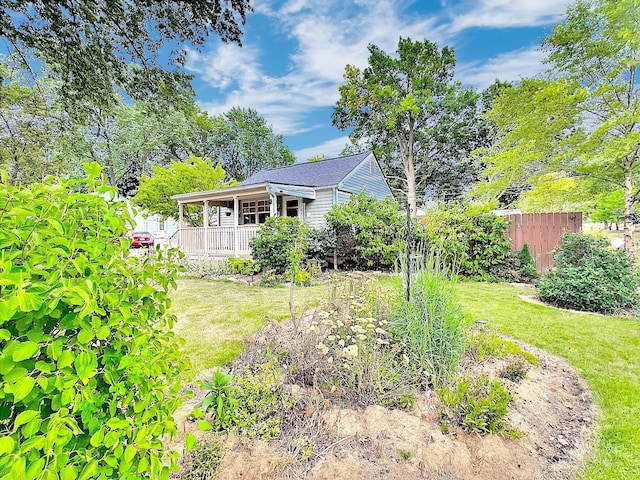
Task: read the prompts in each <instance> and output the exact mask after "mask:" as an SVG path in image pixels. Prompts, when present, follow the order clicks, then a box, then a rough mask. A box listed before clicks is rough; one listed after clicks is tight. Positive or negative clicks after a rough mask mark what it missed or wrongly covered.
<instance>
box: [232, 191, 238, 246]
mask: <svg viewBox="0 0 640 480" xmlns="http://www.w3.org/2000/svg"><path fill="white" fill-rule="evenodd" d="M238 204H239V203H238V197H233V256H234V257H237V256H238V213H239V212H238Z"/></svg>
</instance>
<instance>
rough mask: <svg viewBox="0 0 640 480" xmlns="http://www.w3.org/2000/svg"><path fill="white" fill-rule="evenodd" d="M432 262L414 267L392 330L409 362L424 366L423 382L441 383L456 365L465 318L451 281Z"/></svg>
mask: <svg viewBox="0 0 640 480" xmlns="http://www.w3.org/2000/svg"><path fill="white" fill-rule="evenodd" d="M435 261H436V260H433V259H432V260H430V262H431V264H427V265H424V266H418V267H417V268H416V272H415V273H414V274H413V275H412V276H413V278H412V279H411V285H410V287H409V298H408V299H407V298H406V297H404V296H399V297H398V299H397V304H396V305H395V307H394V311H393V321H392V326H391V331H392V332H393V335H394V337H395V339H396V341H397V342H398V343H399V344H401V345H403V350H404V351H405V352H406V354H407V355H408V356H409V361H410V362H411V363H412V364H416V365H421V366H422V367H423V368H424V369H425V380H426V382H428V383H429V384H433V385H438V386H440V385H443V384H444V383H445V382H446V381H448V380H449V379H450V377H451V376H452V375H453V374H454V373H455V372H456V370H457V368H458V363H459V361H460V359H461V358H462V356H463V354H464V350H465V331H466V329H467V327H468V321H467V318H466V317H465V316H464V315H463V313H462V310H461V309H460V307H459V305H458V303H457V301H456V298H455V293H454V287H453V284H452V283H451V281H450V280H448V279H446V278H444V276H443V275H442V273H443V272H442V270H441V269H440V268H439V265H436V264H435Z"/></svg>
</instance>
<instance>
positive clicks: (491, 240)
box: [422, 206, 510, 280]
mask: <svg viewBox="0 0 640 480" xmlns="http://www.w3.org/2000/svg"><path fill="white" fill-rule="evenodd" d="M422 223H423V224H424V241H425V242H426V243H427V244H428V245H429V247H430V248H431V249H432V250H434V251H436V252H438V253H439V254H440V256H441V258H442V260H443V261H444V262H445V263H446V264H447V265H448V266H449V268H452V269H454V270H457V271H458V273H459V274H461V275H464V276H467V277H471V278H476V279H482V280H495V279H496V278H497V273H499V271H500V269H501V267H502V266H503V265H504V264H505V262H508V261H509V256H510V250H509V248H510V242H509V239H508V238H507V235H506V233H505V232H506V224H505V222H504V219H503V218H502V217H498V216H496V215H491V214H487V213H482V212H475V211H473V210H472V209H470V208H465V207H463V206H452V207H450V208H446V209H445V208H441V209H438V210H435V211H432V212H429V213H428V214H427V215H426V217H425V218H424V220H423V221H422Z"/></svg>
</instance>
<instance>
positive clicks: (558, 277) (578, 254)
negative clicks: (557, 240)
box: [538, 233, 640, 313]
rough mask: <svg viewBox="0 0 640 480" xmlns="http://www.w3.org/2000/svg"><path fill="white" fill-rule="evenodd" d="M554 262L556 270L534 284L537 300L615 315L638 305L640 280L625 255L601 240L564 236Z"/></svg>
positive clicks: (630, 261) (570, 234)
mask: <svg viewBox="0 0 640 480" xmlns="http://www.w3.org/2000/svg"><path fill="white" fill-rule="evenodd" d="M554 259H555V261H556V268H554V269H552V270H550V271H549V272H547V274H546V275H544V277H543V278H542V279H541V280H540V282H539V283H538V289H539V292H540V299H541V300H542V301H543V302H546V303H550V304H552V305H555V306H558V307H563V308H571V309H574V310H584V311H587V312H600V313H615V312H617V311H620V310H623V309H628V308H634V307H636V306H637V305H638V304H639V302H640V297H639V296H638V287H640V279H639V277H638V273H637V271H636V270H635V266H634V263H633V261H632V260H631V259H630V258H629V257H628V256H627V255H626V253H625V252H623V251H619V250H613V249H611V248H610V247H609V246H608V243H607V241H606V240H604V239H598V238H596V237H592V236H589V235H584V234H578V233H565V234H564V235H563V237H562V244H561V245H560V246H559V247H558V248H557V250H556V252H555V254H554Z"/></svg>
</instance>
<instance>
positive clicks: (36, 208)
mask: <svg viewBox="0 0 640 480" xmlns="http://www.w3.org/2000/svg"><path fill="white" fill-rule="evenodd" d="M86 169H87V173H88V174H89V178H88V179H87V180H82V181H74V182H63V183H59V182H57V181H54V180H47V181H46V182H45V183H44V184H35V185H31V186H30V187H28V188H21V189H20V188H15V187H11V186H9V185H8V184H7V183H6V173H5V172H2V171H0V175H1V176H2V184H1V185H0V211H1V212H2V213H1V215H0V348H1V350H0V478H2V479H27V480H30V479H36V478H38V479H46V480H54V479H55V480H58V479H62V480H70V479H80V480H86V479H89V478H128V479H134V478H168V477H169V473H170V470H172V469H174V467H176V458H177V453H176V452H169V453H165V452H164V448H163V439H164V438H167V437H168V436H170V435H172V434H174V433H175V432H176V427H175V424H174V421H173V419H172V416H171V415H172V414H173V412H174V411H175V410H176V408H177V407H178V406H179V403H180V399H181V397H180V395H179V393H178V392H179V390H180V384H181V373H183V371H184V369H185V363H184V361H183V360H181V356H180V354H179V352H178V348H177V345H176V342H175V341H174V338H173V334H172V333H171V332H170V331H169V329H170V328H171V325H172V323H173V317H172V316H169V315H167V308H168V305H169V300H168V298H167V293H168V290H169V288H170V287H171V286H174V287H175V282H174V277H175V273H176V272H175V267H173V266H172V264H171V263H165V262H164V259H163V258H162V256H161V255H160V253H158V256H157V257H155V258H154V256H145V257H144V258H136V257H130V256H129V245H130V240H128V239H127V237H126V233H127V230H128V228H127V227H128V225H129V224H130V221H131V216H130V214H129V213H128V211H127V208H126V205H125V204H124V203H122V202H116V201H111V200H110V199H109V198H113V197H114V196H115V193H116V192H115V190H114V189H112V188H110V187H107V186H105V184H104V182H103V181H101V180H100V179H99V175H100V167H99V166H98V165H97V164H91V165H87V166H86ZM82 190H84V191H87V192H88V193H78V192H79V191H82Z"/></svg>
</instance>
